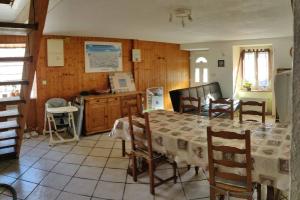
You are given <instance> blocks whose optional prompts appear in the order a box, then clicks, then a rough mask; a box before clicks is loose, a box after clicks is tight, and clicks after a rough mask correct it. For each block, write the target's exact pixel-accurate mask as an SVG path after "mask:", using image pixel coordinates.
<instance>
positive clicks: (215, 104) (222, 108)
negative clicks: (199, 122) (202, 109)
mask: <svg viewBox="0 0 300 200" xmlns="http://www.w3.org/2000/svg"><path fill="white" fill-rule="evenodd" d="M214 114H215V116H219V115H222V114H226V115H228V114H229V116H230V119H231V120H233V116H234V108H233V100H232V99H217V100H212V99H210V100H209V110H208V116H209V118H210V119H212V118H213V117H214V116H213V115H214Z"/></svg>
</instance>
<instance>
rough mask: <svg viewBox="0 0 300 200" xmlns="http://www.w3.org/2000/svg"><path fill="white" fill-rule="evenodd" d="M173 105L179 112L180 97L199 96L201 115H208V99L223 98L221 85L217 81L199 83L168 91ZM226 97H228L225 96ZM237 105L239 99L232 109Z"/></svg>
mask: <svg viewBox="0 0 300 200" xmlns="http://www.w3.org/2000/svg"><path fill="white" fill-rule="evenodd" d="M169 94H170V98H171V101H172V105H173V110H174V111H175V112H179V109H180V97H181V96H184V97H194V98H201V115H206V116H207V115H208V109H209V99H210V98H212V99H220V98H225V97H223V95H222V91H221V87H220V85H219V83H218V82H213V83H209V84H206V85H200V86H197V87H190V88H184V89H178V90H172V91H170V92H169ZM226 98H228V97H226ZM238 106H239V101H238V100H235V101H234V110H236V109H237V108H238Z"/></svg>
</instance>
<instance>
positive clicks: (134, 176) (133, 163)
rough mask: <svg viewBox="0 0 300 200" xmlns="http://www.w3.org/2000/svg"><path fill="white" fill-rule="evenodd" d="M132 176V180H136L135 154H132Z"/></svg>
mask: <svg viewBox="0 0 300 200" xmlns="http://www.w3.org/2000/svg"><path fill="white" fill-rule="evenodd" d="M132 177H133V181H134V182H137V164H136V156H135V155H132Z"/></svg>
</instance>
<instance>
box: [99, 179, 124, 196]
mask: <svg viewBox="0 0 300 200" xmlns="http://www.w3.org/2000/svg"><path fill="white" fill-rule="evenodd" d="M124 186H125V184H124V183H111V182H103V181H99V182H98V185H97V188H96V190H95V192H94V195H93V196H94V197H99V198H104V199H115V200H120V199H122V198H123V191H124Z"/></svg>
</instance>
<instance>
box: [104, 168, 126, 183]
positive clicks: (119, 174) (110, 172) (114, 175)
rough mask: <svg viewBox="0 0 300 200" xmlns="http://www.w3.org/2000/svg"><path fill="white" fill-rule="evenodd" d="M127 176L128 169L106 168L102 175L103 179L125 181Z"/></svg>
mask: <svg viewBox="0 0 300 200" xmlns="http://www.w3.org/2000/svg"><path fill="white" fill-rule="evenodd" d="M126 176H127V170H125V169H110V168H105V169H104V171H103V173H102V175H101V180H102V181H110V182H121V183H124V182H125V181H126Z"/></svg>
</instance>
